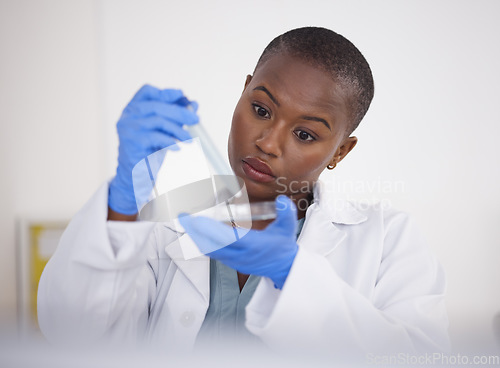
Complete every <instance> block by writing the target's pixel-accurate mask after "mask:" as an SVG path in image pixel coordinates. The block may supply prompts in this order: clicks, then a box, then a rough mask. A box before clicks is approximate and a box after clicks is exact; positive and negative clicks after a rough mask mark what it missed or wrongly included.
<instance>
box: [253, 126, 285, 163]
mask: <svg viewBox="0 0 500 368" xmlns="http://www.w3.org/2000/svg"><path fill="white" fill-rule="evenodd" d="M285 137H286V134H285V129H284V127H282V126H280V124H273V125H271V126H269V127H266V128H265V129H264V130H263V131H262V133H261V134H260V136H259V138H258V139H257V140H256V141H255V145H256V146H257V147H258V148H259V149H260V150H261V151H262V152H264V153H265V154H267V155H270V156H274V157H280V156H281V155H282V153H283V143H284V141H285Z"/></svg>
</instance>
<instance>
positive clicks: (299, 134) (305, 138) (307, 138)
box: [296, 130, 316, 141]
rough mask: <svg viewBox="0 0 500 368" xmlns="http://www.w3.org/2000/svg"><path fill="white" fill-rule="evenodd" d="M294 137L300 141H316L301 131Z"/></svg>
mask: <svg viewBox="0 0 500 368" xmlns="http://www.w3.org/2000/svg"><path fill="white" fill-rule="evenodd" d="M296 135H297V137H298V138H299V139H300V140H301V141H315V140H316V138H314V137H313V136H312V135H310V134H309V133H307V132H305V131H303V130H299V131H297V133H296Z"/></svg>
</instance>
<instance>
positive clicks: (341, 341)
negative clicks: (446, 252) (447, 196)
mask: <svg viewBox="0 0 500 368" xmlns="http://www.w3.org/2000/svg"><path fill="white" fill-rule="evenodd" d="M384 226H385V236H384V244H383V254H382V256H381V260H380V259H378V260H376V259H375V260H374V261H375V262H379V263H380V267H379V272H378V276H377V279H376V282H375V285H374V286H373V293H372V296H371V298H367V297H366V296H364V295H362V294H361V293H360V292H358V291H357V290H356V289H355V288H353V287H352V286H350V285H348V284H347V283H346V282H345V281H344V280H343V279H342V278H341V277H339V275H338V274H337V273H336V271H335V269H334V268H333V266H332V264H331V263H330V262H329V261H328V259H327V257H326V256H323V255H320V254H317V253H314V252H311V251H309V250H308V249H304V248H303V247H299V251H298V253H297V256H296V258H295V260H294V263H293V265H292V268H291V270H290V273H289V275H288V278H287V280H286V282H285V285H284V287H283V289H282V290H281V291H280V290H277V289H275V288H274V287H273V284H272V282H271V281H270V280H268V279H262V280H261V283H260V284H259V286H258V288H257V290H256V292H255V294H254V297H253V298H252V300H251V301H250V303H249V305H248V306H247V309H246V313H247V328H248V329H249V330H250V331H251V332H252V333H254V334H255V335H257V336H259V337H260V338H261V339H262V340H263V341H264V342H265V343H266V344H267V345H269V346H271V347H273V348H275V349H278V350H285V351H297V350H301V349H303V350H306V351H314V352H320V353H323V354H334V355H335V354H348V355H351V354H354V355H356V356H359V354H363V356H366V354H399V353H419V352H420V353H422V352H433V351H443V350H445V351H446V350H449V340H448V334H447V326H448V320H447V317H446V310H445V306H444V295H443V294H444V287H445V280H444V275H443V271H442V269H441V267H440V265H439V264H438V262H437V261H436V260H435V259H434V258H433V257H432V255H431V254H430V253H429V251H428V249H426V247H425V244H422V241H421V240H422V237H421V236H420V234H419V233H418V231H416V229H415V228H414V226H413V225H412V223H411V221H409V219H408V217H407V216H406V215H405V214H396V215H394V216H390V218H388V219H386V223H385V224H384ZM340 246H342V245H340Z"/></svg>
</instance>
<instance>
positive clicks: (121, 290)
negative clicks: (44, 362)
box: [38, 184, 155, 344]
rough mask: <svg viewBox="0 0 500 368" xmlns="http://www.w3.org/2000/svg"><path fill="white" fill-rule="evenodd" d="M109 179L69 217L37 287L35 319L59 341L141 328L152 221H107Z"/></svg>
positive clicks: (149, 279) (148, 287)
mask: <svg viewBox="0 0 500 368" xmlns="http://www.w3.org/2000/svg"><path fill="white" fill-rule="evenodd" d="M107 196H108V185H107V184H105V185H103V186H102V187H101V188H100V189H99V190H98V191H97V193H96V194H95V195H94V197H93V198H92V199H91V200H90V201H89V202H88V203H87V204H86V205H85V206H84V208H83V209H81V210H80V211H79V212H78V213H77V214H76V215H75V216H74V218H73V219H72V221H71V222H70V224H69V225H68V227H67V228H66V230H65V232H64V233H63V235H62V237H61V240H60V243H59V245H58V248H57V250H56V252H55V254H54V255H53V256H52V258H51V259H50V261H49V262H48V264H47V266H46V267H45V269H44V271H43V274H42V277H41V280H40V283H39V287H38V321H39V325H40V328H41V330H42V332H43V334H44V335H45V336H46V337H47V338H48V339H49V340H50V341H53V342H58V343H66V344H67V343H70V344H78V343H96V342H98V341H102V340H103V339H112V340H113V339H114V340H117V339H118V340H119V339H121V338H122V337H124V336H141V334H143V333H144V332H145V328H146V326H147V318H148V304H149V303H150V298H151V295H152V294H153V290H152V289H153V288H154V283H155V280H154V273H153V272H152V270H151V268H150V267H148V263H147V246H146V244H147V242H148V241H150V237H152V236H154V232H153V231H152V230H153V226H154V224H152V223H145V222H117V221H107V212H108V207H107V203H108V201H107Z"/></svg>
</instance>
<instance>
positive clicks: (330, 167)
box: [326, 162, 337, 170]
mask: <svg viewBox="0 0 500 368" xmlns="http://www.w3.org/2000/svg"><path fill="white" fill-rule="evenodd" d="M335 166H337V163H336V162H334V163H333V165H332V164H328V166H327V167H326V168H327V169H328V170H333V169H334V168H335Z"/></svg>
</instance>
